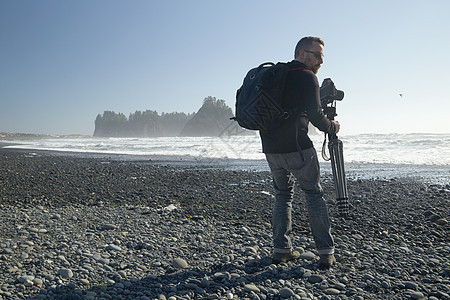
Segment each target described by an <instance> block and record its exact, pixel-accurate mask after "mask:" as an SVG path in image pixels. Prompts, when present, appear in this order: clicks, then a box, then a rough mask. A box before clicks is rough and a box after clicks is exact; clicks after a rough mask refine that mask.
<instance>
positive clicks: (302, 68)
mask: <svg viewBox="0 0 450 300" xmlns="http://www.w3.org/2000/svg"><path fill="white" fill-rule="evenodd" d="M297 70H309V71H312V70H311V69H310V68H308V67H299V68H293V69H290V70H289V71H297Z"/></svg>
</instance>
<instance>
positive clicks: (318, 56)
mask: <svg viewBox="0 0 450 300" xmlns="http://www.w3.org/2000/svg"><path fill="white" fill-rule="evenodd" d="M303 51H305V52H308V53H311V54H314V57H315V58H316V59H317V60H320V59H321V60H323V54H322V53H317V52H314V51H308V50H303Z"/></svg>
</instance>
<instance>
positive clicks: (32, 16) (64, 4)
mask: <svg viewBox="0 0 450 300" xmlns="http://www.w3.org/2000/svg"><path fill="white" fill-rule="evenodd" d="M449 12H450V1H448V0H440V1H437V0H428V1H415V0H409V1H403V0H399V1H396V0H381V1H344V0H342V1H312V0H309V1H303V0H295V1H294V0H290V1H283V0H280V1H269V0H227V1H211V0H203V1H195V0H192V1H186V0H165V1H163V0H161V1H156V0H155V1H152V0H146V1H142V0H133V1H125V0H123V1H117V0H89V1H88V0H77V1H60V0H52V1H50V0H39V1H33V0H28V1H25V0H24V1H17V0H1V1H0V106H1V109H0V132H1V131H6V132H25V133H48V134H74V133H80V134H88V135H91V134H92V133H93V131H94V120H95V118H96V116H97V115H98V114H101V113H103V111H105V110H112V111H115V112H121V113H124V114H125V115H126V116H128V115H129V114H130V113H133V112H135V111H136V110H141V111H143V110H146V109H150V110H156V111H158V112H159V113H161V112H174V111H178V112H186V113H188V112H189V113H192V112H196V111H197V110H198V109H199V108H200V106H201V105H202V103H203V99H204V98H206V97H207V96H213V97H216V98H218V99H224V100H225V101H226V103H227V104H228V105H229V106H231V107H233V109H234V97H235V92H236V89H237V88H238V87H239V86H240V85H241V83H242V79H243V77H244V75H245V73H246V72H247V71H248V69H250V68H252V67H254V66H256V65H258V64H259V63H261V62H265V61H275V62H276V61H290V60H292V58H293V50H294V47H295V44H296V43H297V41H298V40H299V39H300V38H301V37H303V36H308V35H313V36H320V37H322V38H323V39H324V40H325V62H324V65H323V66H322V68H321V69H320V71H319V73H318V77H319V82H322V80H323V79H324V78H327V77H331V78H332V79H333V80H334V82H335V83H336V86H337V87H338V88H339V89H342V90H344V91H345V98H344V101H342V102H340V103H338V108H337V109H338V114H339V116H338V117H337V119H338V120H339V121H340V122H341V126H342V127H341V134H353V133H379V132H380V133H390V132H397V133H411V132H432V133H448V132H450V122H449V115H450V93H449V90H450V18H449V16H448V13H449ZM400 93H401V94H403V97H400V96H399V94H400Z"/></svg>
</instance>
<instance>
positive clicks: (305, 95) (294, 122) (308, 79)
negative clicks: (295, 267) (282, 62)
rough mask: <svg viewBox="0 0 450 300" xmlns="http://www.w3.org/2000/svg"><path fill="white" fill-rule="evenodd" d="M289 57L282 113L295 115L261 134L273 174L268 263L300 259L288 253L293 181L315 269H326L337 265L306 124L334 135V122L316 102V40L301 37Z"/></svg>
mask: <svg viewBox="0 0 450 300" xmlns="http://www.w3.org/2000/svg"><path fill="white" fill-rule="evenodd" d="M294 58H295V59H294V60H293V61H291V62H289V63H288V65H289V67H290V68H291V70H290V71H289V73H288V77H287V82H286V86H285V92H284V99H283V101H284V103H285V107H286V108H287V109H289V110H292V109H294V108H295V111H296V112H297V113H295V114H294V115H292V116H291V117H290V118H288V119H287V120H286V121H285V123H284V124H283V125H282V126H281V127H279V128H277V129H275V130H271V131H266V132H263V131H260V136H261V141H262V147H263V152H264V153H265V155H266V159H267V162H268V164H269V167H270V170H271V172H272V176H273V185H274V189H275V202H274V204H273V212H272V223H273V239H274V252H273V262H274V263H281V262H286V261H289V260H293V259H297V258H298V257H299V256H300V253H299V252H298V251H293V249H292V243H291V239H290V237H289V235H290V233H291V231H292V199H293V194H294V180H295V178H296V179H297V180H298V182H299V185H300V187H301V189H302V190H303V192H304V193H305V196H306V204H307V209H308V218H309V224H310V227H311V231H312V235H313V238H314V241H315V243H316V247H317V250H318V253H319V255H320V259H319V267H320V268H329V267H331V266H332V265H333V264H334V263H335V262H336V260H335V258H334V255H333V254H334V241H333V237H332V235H331V230H330V221H329V217H328V209H327V205H326V202H325V200H324V198H323V190H322V188H321V186H320V183H319V180H320V170H319V161H318V158H317V152H316V150H315V149H314V146H313V143H312V141H311V140H310V139H309V137H308V124H309V122H311V123H312V124H313V125H314V126H315V127H317V128H318V129H320V130H321V131H324V132H327V133H337V132H338V131H339V122H337V121H330V120H328V118H327V117H326V116H325V115H324V113H323V111H322V107H321V104H320V87H319V83H318V80H317V77H316V75H315V74H317V72H318V71H319V68H320V66H321V64H322V63H323V58H324V42H323V40H322V39H320V38H317V37H304V38H302V39H301V40H300V41H299V42H298V43H297V46H296V47H295V53H294Z"/></svg>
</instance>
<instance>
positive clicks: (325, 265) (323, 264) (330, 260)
mask: <svg viewBox="0 0 450 300" xmlns="http://www.w3.org/2000/svg"><path fill="white" fill-rule="evenodd" d="M334 264H336V258H335V257H334V255H333V254H323V255H321V256H320V259H319V262H318V265H319V269H329V268H331V267H332V266H333V265H334Z"/></svg>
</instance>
